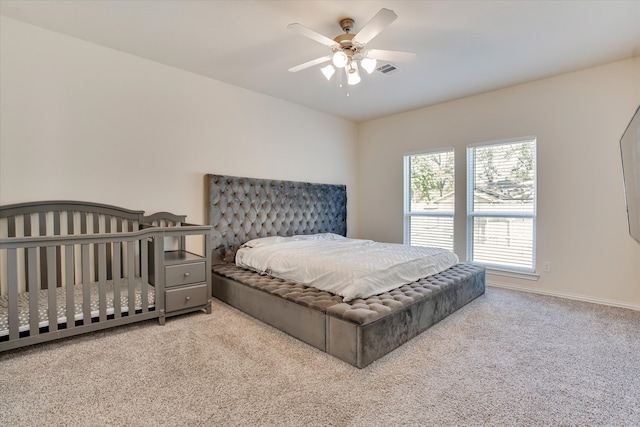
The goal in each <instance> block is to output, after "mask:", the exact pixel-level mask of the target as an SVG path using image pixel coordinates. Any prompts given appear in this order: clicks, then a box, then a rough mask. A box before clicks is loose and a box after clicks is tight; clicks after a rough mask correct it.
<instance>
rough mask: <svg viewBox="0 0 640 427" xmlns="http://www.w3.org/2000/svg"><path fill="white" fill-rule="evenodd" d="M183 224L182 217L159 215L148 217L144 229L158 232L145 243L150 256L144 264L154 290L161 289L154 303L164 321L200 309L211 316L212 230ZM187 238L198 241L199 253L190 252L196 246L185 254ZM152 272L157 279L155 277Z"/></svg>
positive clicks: (206, 226)
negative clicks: (161, 311) (162, 290)
mask: <svg viewBox="0 0 640 427" xmlns="http://www.w3.org/2000/svg"><path fill="white" fill-rule="evenodd" d="M184 220H185V217H184V216H176V215H173V214H169V213H167V212H161V213H160V214H156V215H155V216H153V217H148V222H147V224H145V225H144V226H145V227H154V228H156V229H157V230H158V234H157V236H156V237H155V238H154V239H153V240H152V241H150V242H149V246H150V247H149V253H150V254H153V255H151V256H149V260H148V261H149V281H150V282H151V284H152V285H154V286H157V287H158V289H164V292H163V293H162V297H163V298H162V297H160V298H158V303H159V307H161V308H160V309H161V310H163V311H164V314H165V316H167V317H169V316H176V315H178V314H183V313H188V312H191V311H197V310H202V309H204V310H205V311H206V312H207V313H209V314H210V313H211V229H212V227H211V226H209V225H194V224H188V223H185V222H184ZM187 237H189V239H195V240H199V241H200V242H201V244H202V250H201V251H200V250H198V249H194V248H193V247H197V246H198V245H197V244H195V245H190V247H189V250H187V249H186V247H187ZM189 243H194V242H192V241H189ZM195 243H198V242H195ZM156 245H158V247H156ZM156 259H157V260H158V264H159V265H158V266H157V267H158V268H157V270H156V265H155V264H156V261H155V260H156ZM156 272H157V275H159V276H160V277H155V275H156Z"/></svg>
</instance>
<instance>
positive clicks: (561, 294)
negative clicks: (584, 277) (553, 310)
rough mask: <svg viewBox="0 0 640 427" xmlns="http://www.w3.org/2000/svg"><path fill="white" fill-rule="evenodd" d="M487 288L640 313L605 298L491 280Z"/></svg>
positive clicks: (639, 309)
mask: <svg viewBox="0 0 640 427" xmlns="http://www.w3.org/2000/svg"><path fill="white" fill-rule="evenodd" d="M487 286H493V287H496V288H504V289H512V290H514V291H522V292H530V293H533V294H541V295H549V296H552V297H559V298H566V299H571V300H576V301H584V302H590V303H593V304H602V305H609V306H612V307H620V308H627V309H629V310H635V311H640V305H635V304H629V303H626V302H622V301H616V300H610V299H605V298H594V297H590V296H586V295H578V294H570V293H566V292H556V291H547V290H542V289H535V288H530V287H527V286H517V285H510V284H507V283H500V282H495V281H493V280H487Z"/></svg>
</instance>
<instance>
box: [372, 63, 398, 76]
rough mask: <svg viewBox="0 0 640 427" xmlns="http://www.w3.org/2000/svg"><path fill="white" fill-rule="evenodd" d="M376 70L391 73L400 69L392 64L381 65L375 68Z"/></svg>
mask: <svg viewBox="0 0 640 427" xmlns="http://www.w3.org/2000/svg"><path fill="white" fill-rule="evenodd" d="M376 70H378V71H380V72H381V73H382V74H391V73H396V72H398V71H400V70H398V67H396V66H395V65H393V64H384V65H381V66H380V67H378V68H376Z"/></svg>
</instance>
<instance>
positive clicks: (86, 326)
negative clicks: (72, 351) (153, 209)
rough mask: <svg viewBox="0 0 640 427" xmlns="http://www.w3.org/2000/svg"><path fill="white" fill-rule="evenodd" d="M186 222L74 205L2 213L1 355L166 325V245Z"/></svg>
mask: <svg viewBox="0 0 640 427" xmlns="http://www.w3.org/2000/svg"><path fill="white" fill-rule="evenodd" d="M184 219H185V217H184V216H179V215H173V214H170V213H167V212H161V213H158V214H154V215H150V216H145V214H144V212H143V211H139V210H130V209H125V208H120V207H116V206H110V205H105V204H99V203H91V202H79V201H42V202H29V203H19V204H13V205H7V206H0V351H5V350H10V349H14V348H18V347H23V346H26V345H31V344H37V343H42V342H45V341H50V340H54V339H58V338H63V337H68V336H73V335H78V334H83V333H87V332H93V331H97V330H100V329H105V328H109V327H113V326H118V325H124V324H128V323H133V322H139V321H143V320H149V319H158V321H159V323H160V324H164V321H165V292H164V280H162V278H163V276H164V274H163V273H164V272H163V261H164V256H165V255H164V254H165V247H164V239H165V238H166V235H170V234H171V233H175V230H176V229H178V227H181V226H182V225H183V223H184ZM195 228H198V227H195ZM200 228H202V227H200ZM204 229H206V233H207V236H208V231H209V230H210V227H204ZM188 232H193V230H189V231H188ZM188 232H187V233H188ZM181 237H182V239H179V240H180V242H182V241H183V240H184V239H183V236H181ZM155 241H158V242H162V244H154V242H155ZM180 244H182V243H180ZM180 249H182V248H180Z"/></svg>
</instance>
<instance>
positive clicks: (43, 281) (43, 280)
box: [38, 212, 49, 289]
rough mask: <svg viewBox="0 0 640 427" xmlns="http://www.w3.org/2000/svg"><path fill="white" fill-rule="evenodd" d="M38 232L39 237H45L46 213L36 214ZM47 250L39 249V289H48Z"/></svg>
mask: <svg viewBox="0 0 640 427" xmlns="http://www.w3.org/2000/svg"><path fill="white" fill-rule="evenodd" d="M38 229H39V230H38V232H39V235H40V236H46V235H47V216H46V213H44V212H40V213H39V214H38ZM47 271H48V269H47V248H45V247H41V248H40V289H48V288H49V275H48V274H47Z"/></svg>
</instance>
